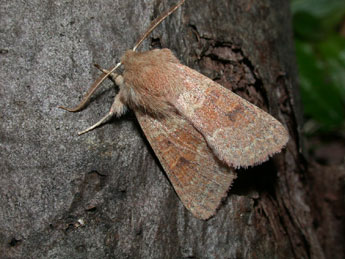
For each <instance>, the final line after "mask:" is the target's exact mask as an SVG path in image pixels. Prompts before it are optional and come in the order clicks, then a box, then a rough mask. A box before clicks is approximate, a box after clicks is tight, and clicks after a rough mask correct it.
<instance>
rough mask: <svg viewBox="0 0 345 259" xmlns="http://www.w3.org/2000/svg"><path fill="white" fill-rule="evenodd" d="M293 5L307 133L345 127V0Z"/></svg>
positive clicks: (304, 1)
mask: <svg viewBox="0 0 345 259" xmlns="http://www.w3.org/2000/svg"><path fill="white" fill-rule="evenodd" d="M291 4H292V14H293V23H294V24H293V26H294V33H295V42H296V53H297V62H298V67H299V80H300V87H301V96H302V101H303V105H304V110H305V115H306V119H307V120H306V123H307V124H306V125H307V127H306V133H307V134H314V133H317V132H318V131H333V130H337V129H344V121H345V101H344V100H345V0H292V1H291ZM308 125H309V127H308Z"/></svg>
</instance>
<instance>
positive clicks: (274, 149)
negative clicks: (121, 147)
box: [61, 0, 289, 219]
mask: <svg viewBox="0 0 345 259" xmlns="http://www.w3.org/2000/svg"><path fill="white" fill-rule="evenodd" d="M183 2H184V0H182V1H180V2H178V4H177V5H175V6H174V7H172V8H171V9H170V10H168V11H167V12H165V13H164V14H162V15H161V16H160V17H159V18H157V19H156V20H155V21H153V23H152V24H151V26H150V28H149V29H148V30H147V32H146V33H145V34H144V35H143V37H141V38H140V40H139V41H138V42H137V44H136V45H135V47H134V48H133V50H128V51H126V53H125V54H124V56H123V57H122V58H121V62H120V63H118V64H117V65H116V66H115V67H114V68H112V69H110V71H107V70H103V69H101V70H102V71H103V74H102V75H101V76H100V77H99V78H98V80H96V82H95V83H94V84H93V85H92V86H91V88H90V90H89V91H88V93H87V94H86V95H85V97H84V99H83V100H82V102H81V103H80V104H79V105H78V106H77V107H76V108H74V109H69V108H65V107H61V108H63V109H66V110H68V111H73V112H75V111H79V110H81V109H82V108H83V107H84V106H85V104H86V102H87V101H88V100H89V98H90V96H91V95H92V93H93V92H94V91H95V90H96V89H97V87H98V86H99V85H100V84H101V82H102V81H103V80H104V79H105V78H107V77H108V76H111V77H112V78H113V80H114V81H115V83H116V85H117V86H118V87H119V89H120V91H119V93H118V94H117V95H116V96H115V100H114V102H113V104H112V106H111V109H110V111H109V113H108V114H107V115H106V116H105V117H103V118H102V119H101V120H100V121H99V122H98V123H96V124H95V125H93V126H91V127H90V128H88V129H86V130H85V131H82V132H79V134H83V133H86V132H87V131H90V130H92V129H94V128H95V127H97V126H99V125H100V124H102V123H103V122H105V121H107V120H108V119H109V118H110V117H112V116H114V115H115V116H117V117H120V116H121V115H122V114H124V113H125V111H126V108H127V107H129V108H131V109H132V110H133V111H134V112H135V115H136V117H137V119H138V121H139V123H140V126H141V128H142V130H143V131H144V133H145V136H146V137H147V139H148V141H149V142H150V144H151V146H152V148H153V150H154V152H155V154H156V155H157V157H158V159H159V161H160V163H161V164H162V166H163V168H164V170H165V172H166V173H167V175H168V177H169V180H170V182H171V183H172V185H173V186H174V188H175V191H176V193H177V194H178V196H179V197H180V199H181V201H182V203H183V204H184V206H185V207H186V208H187V209H188V210H190V212H192V214H193V215H194V216H195V217H197V218H200V219H208V218H210V217H211V216H213V215H214V214H215V212H216V210H217V208H218V206H219V204H220V203H221V200H222V198H224V197H225V196H226V194H227V191H228V189H229V187H230V185H231V183H232V182H233V180H234V179H235V178H236V173H235V171H234V168H239V167H244V168H246V167H248V166H253V165H257V164H260V163H262V162H264V161H266V160H268V158H269V157H270V156H272V155H274V154H275V153H278V152H280V150H281V149H282V148H283V147H284V146H285V144H286V143H287V141H288V138H289V137H288V133H287V131H286V130H285V128H284V127H283V125H282V124H281V123H280V122H279V121H277V120H276V119H275V118H273V117H272V116H271V115H269V114H268V113H266V112H265V111H263V110H261V109H259V108H258V107H256V106H255V105H253V104H251V103H249V102H248V101H246V100H244V99H243V98H241V97H239V96H238V95H236V94H234V93H233V92H231V91H230V90H228V89H226V88H224V87H223V86H221V85H219V84H217V83H216V82H214V81H212V80H211V79H209V78H207V77H206V76H204V75H202V74H200V73H198V72H197V71H195V70H193V69H191V68H189V67H187V66H184V65H182V64H181V63H180V62H179V61H178V60H177V58H176V57H175V56H174V55H173V54H172V52H171V51H170V50H169V49H155V50H151V51H146V52H141V53H140V52H135V50H136V49H137V47H138V46H139V45H140V43H141V42H142V41H143V40H144V39H145V38H146V37H147V36H148V35H149V34H150V33H151V31H152V30H153V29H154V28H155V27H156V26H157V25H158V24H159V23H160V22H161V21H163V20H164V19H165V18H166V17H167V16H169V15H170V14H171V13H172V12H174V11H175V10H176V9H177V8H178V7H179V6H181V5H182V4H183ZM121 64H122V65H123V66H124V73H123V75H119V74H116V73H114V71H115V70H116V69H117V68H118V67H119V66H120V65H121Z"/></svg>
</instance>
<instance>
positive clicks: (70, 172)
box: [0, 0, 324, 258]
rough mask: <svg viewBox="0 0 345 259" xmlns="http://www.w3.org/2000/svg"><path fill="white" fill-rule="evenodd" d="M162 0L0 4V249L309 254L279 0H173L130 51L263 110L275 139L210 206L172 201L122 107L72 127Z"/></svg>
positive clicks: (313, 248)
mask: <svg viewBox="0 0 345 259" xmlns="http://www.w3.org/2000/svg"><path fill="white" fill-rule="evenodd" d="M174 3H176V1H172V0H169V1H167V0H162V1H152V0H148V1H120V0H115V1H88V2H86V1H81V0H76V1H62V0H57V1H37V0H34V1H25V2H24V1H18V0H12V1H9V0H4V1H2V3H1V6H2V7H1V11H0V12H1V14H0V19H1V20H0V21H1V31H0V33H1V34H0V48H1V53H0V63H1V66H0V73H1V77H0V82H1V83H0V84H1V86H0V98H1V99H0V116H1V125H0V126H1V128H0V138H1V143H0V144H1V150H0V152H1V162H0V169H1V171H0V173H1V178H0V195H1V196H0V199H1V202H0V254H1V255H2V257H1V258H293V257H295V258H308V257H310V258H323V257H324V254H323V253H324V252H323V250H322V249H321V245H320V242H319V240H318V238H317V235H316V232H315V230H314V227H313V222H312V221H313V217H312V215H311V209H310V203H309V198H308V193H307V189H306V184H305V182H304V181H303V179H304V175H303V167H301V165H303V163H301V154H300V149H301V147H300V127H301V120H300V114H301V112H300V107H299V100H298V88H297V85H296V68H295V60H294V53H293V41H292V32H291V17H290V16H289V3H287V1H284V0H264V1H252V0H245V1H230V0H218V1H212V0H207V1H197V0H187V1H186V3H185V4H184V5H183V6H182V8H180V9H179V10H178V11H177V12H176V13H175V14H173V15H172V16H171V17H169V18H168V19H167V20H166V21H165V22H163V24H162V25H161V26H160V27H159V28H157V29H156V30H155V31H154V33H153V34H152V36H151V37H150V38H149V39H148V40H147V41H145V43H144V45H143V46H142V47H141V50H147V49H149V48H150V44H151V47H157V46H161V47H167V48H170V49H171V50H173V52H174V53H175V54H176V56H177V57H178V58H179V59H180V60H181V62H182V63H184V64H186V65H189V66H190V67H192V68H194V69H196V70H198V71H200V72H202V73H204V74H205V75H207V76H209V77H211V78H212V79H214V80H216V81H218V82H220V83H221V84H223V85H224V86H225V87H229V88H231V89H232V90H233V91H235V92H236V93H238V94H240V95H242V96H243V97H245V98H247V99H248V100H249V101H251V102H253V103H255V104H257V105H258V106H260V107H262V108H263V109H266V110H267V111H269V112H270V113H271V114H273V115H274V116H275V117H276V118H277V119H279V120H280V121H281V122H282V123H283V124H285V125H286V127H287V128H288V129H289V132H290V135H291V140H290V142H289V144H288V146H287V148H286V149H285V150H284V151H283V152H282V153H281V154H279V155H277V156H275V157H274V158H273V159H271V160H270V161H269V162H267V163H265V164H263V165H260V166H256V167H254V168H250V169H249V170H240V171H239V179H238V180H237V181H236V182H235V183H234V185H233V188H232V189H231V190H230V191H229V195H228V197H227V198H226V200H225V201H224V204H223V205H222V206H221V207H220V209H219V211H218V213H217V215H216V216H215V217H214V218H212V219H210V220H208V221H201V220H197V219H195V218H194V217H193V216H192V215H191V214H190V213H189V212H188V211H187V210H186V209H185V208H184V207H183V205H182V203H181V202H180V201H179V199H178V197H177V196H176V194H175V192H174V190H173V188H172V186H171V185H170V184H169V181H168V179H167V177H166V176H165V174H164V172H163V171H162V168H161V167H160V165H159V162H158V161H157V159H156V158H155V156H154V155H153V152H152V150H151V149H150V147H149V144H148V143H147V141H146V140H145V136H143V134H142V133H141V130H140V127H139V125H138V123H137V122H136V120H135V117H134V116H133V114H132V113H128V114H127V115H126V116H124V117H122V118H120V119H114V120H112V121H111V122H110V123H108V124H106V125H104V126H102V127H100V128H98V129H97V130H95V131H93V132H91V133H88V134H87V135H84V136H81V137H78V136H77V135H76V132H77V131H79V130H82V129H85V128H86V127H87V126H90V125H91V124H93V123H94V122H96V121H97V120H98V119H99V118H100V117H101V116H103V115H104V114H105V113H106V112H108V109H109V108H110V105H111V103H112V99H113V97H114V95H115V94H116V92H115V90H114V87H113V84H112V82H111V81H110V80H108V81H107V82H105V83H104V86H103V88H102V89H103V90H102V91H99V92H97V94H96V96H95V97H94V98H93V99H92V101H91V103H90V105H89V106H88V107H87V109H85V110H84V111H83V112H80V113H77V114H72V113H67V112H66V111H63V110H59V109H57V106H58V105H74V104H76V103H77V102H78V101H79V100H80V97H81V96H82V94H83V93H84V92H85V91H86V90H87V88H88V86H89V85H90V84H91V83H92V82H93V80H94V79H95V78H96V77H97V75H98V74H99V72H98V71H97V70H96V69H95V68H94V67H93V63H98V64H100V65H101V66H102V67H106V68H108V67H111V66H112V65H114V64H115V63H117V62H118V61H119V58H120V57H121V55H122V54H123V53H124V51H125V50H126V49H129V48H131V47H132V46H133V44H134V42H135V41H136V40H137V38H138V37H139V35H140V34H141V33H143V32H144V31H145V29H146V28H147V27H148V25H149V24H150V22H151V20H152V19H153V18H154V17H156V16H157V15H158V14H159V13H160V12H162V11H164V10H166V9H167V8H168V7H169V6H172V5H173V4H174Z"/></svg>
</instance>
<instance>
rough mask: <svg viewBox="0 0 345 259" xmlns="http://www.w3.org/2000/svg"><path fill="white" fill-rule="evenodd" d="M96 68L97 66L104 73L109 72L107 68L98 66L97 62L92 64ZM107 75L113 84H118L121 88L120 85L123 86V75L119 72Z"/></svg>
mask: <svg viewBox="0 0 345 259" xmlns="http://www.w3.org/2000/svg"><path fill="white" fill-rule="evenodd" d="M94 65H95V67H96V68H98V69H99V70H100V71H102V72H103V73H104V74H109V72H110V71H109V70H106V69H103V68H101V67H100V65H98V64H94ZM109 76H110V77H111V79H112V80H113V81H114V82H115V84H116V85H117V86H119V87H120V88H121V86H123V77H122V76H121V75H119V74H116V73H115V72H113V73H110V74H109Z"/></svg>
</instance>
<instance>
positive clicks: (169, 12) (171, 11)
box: [132, 0, 185, 51]
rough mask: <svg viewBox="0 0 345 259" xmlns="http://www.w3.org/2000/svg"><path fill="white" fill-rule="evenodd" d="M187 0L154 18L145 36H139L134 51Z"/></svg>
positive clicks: (182, 0)
mask: <svg viewBox="0 0 345 259" xmlns="http://www.w3.org/2000/svg"><path fill="white" fill-rule="evenodd" d="M184 2H185V0H181V1H180V2H178V3H177V4H176V5H175V6H173V7H171V8H170V9H169V10H167V11H166V12H164V13H163V14H162V15H161V16H159V17H157V18H156V19H154V20H153V21H152V23H151V25H150V27H149V28H148V29H147V31H146V32H145V33H144V34H143V36H141V38H139V40H138V41H137V42H136V43H135V45H134V47H133V49H132V50H133V51H136V49H137V48H138V47H139V46H140V44H141V43H142V42H143V41H144V40H145V39H146V37H147V36H149V35H150V33H151V32H152V31H153V30H154V29H155V28H156V27H157V26H158V25H159V24H160V23H161V22H162V21H163V20H164V19H165V18H167V17H168V16H169V15H170V14H172V13H173V12H175V10H176V9H177V8H179V7H180V6H181V5H182V4H183V3H184Z"/></svg>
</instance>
